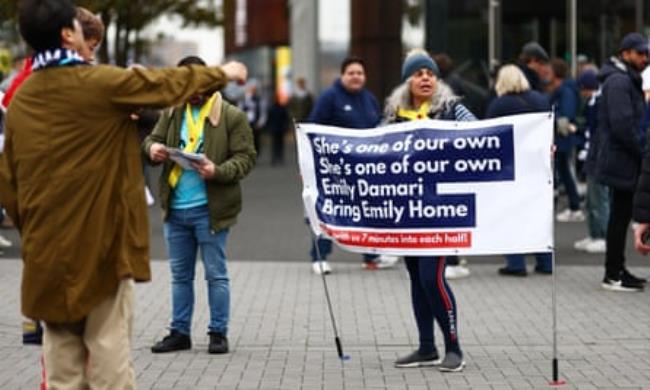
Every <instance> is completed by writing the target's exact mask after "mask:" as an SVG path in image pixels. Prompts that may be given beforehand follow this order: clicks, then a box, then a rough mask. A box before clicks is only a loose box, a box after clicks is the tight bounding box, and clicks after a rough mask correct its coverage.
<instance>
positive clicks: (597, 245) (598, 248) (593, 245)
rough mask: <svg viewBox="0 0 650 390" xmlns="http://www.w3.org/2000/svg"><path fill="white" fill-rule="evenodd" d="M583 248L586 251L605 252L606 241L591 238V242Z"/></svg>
mask: <svg viewBox="0 0 650 390" xmlns="http://www.w3.org/2000/svg"><path fill="white" fill-rule="evenodd" d="M584 250H585V251H587V253H605V252H606V251H607V243H606V242H605V240H604V239H603V238H599V239H596V240H591V242H590V243H588V244H587V246H585V249H584Z"/></svg>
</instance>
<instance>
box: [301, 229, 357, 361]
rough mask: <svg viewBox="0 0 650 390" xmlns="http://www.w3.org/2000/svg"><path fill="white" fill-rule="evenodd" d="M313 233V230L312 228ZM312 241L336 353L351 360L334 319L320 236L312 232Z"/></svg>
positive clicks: (343, 358) (344, 359) (341, 357)
mask: <svg viewBox="0 0 650 390" xmlns="http://www.w3.org/2000/svg"><path fill="white" fill-rule="evenodd" d="M310 231H311V228H310ZM311 236H312V239H313V240H314V248H315V249H316V256H317V258H318V264H319V266H320V276H321V279H322V280H323V288H324V289H325V299H326V300H327V308H328V309H329V313H330V319H331V321H332V329H334V343H336V351H337V352H338V354H339V359H341V360H342V361H346V360H350V356H348V355H344V354H343V345H342V344H341V339H340V338H339V332H338V330H337V328H336V319H335V318H334V310H332V300H331V299H330V293H329V289H328V288H327V279H326V278H325V269H324V268H323V261H322V260H323V258H322V257H321V253H320V248H319V246H318V240H319V239H320V237H319V236H316V235H315V234H313V232H312V235H311Z"/></svg>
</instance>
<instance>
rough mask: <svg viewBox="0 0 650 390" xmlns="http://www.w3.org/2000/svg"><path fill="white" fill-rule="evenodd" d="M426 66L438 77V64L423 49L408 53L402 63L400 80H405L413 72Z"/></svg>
mask: <svg viewBox="0 0 650 390" xmlns="http://www.w3.org/2000/svg"><path fill="white" fill-rule="evenodd" d="M422 68H426V69H429V70H430V71H432V72H433V73H435V75H436V76H438V77H440V70H439V69H438V64H436V62H435V61H434V60H433V58H431V57H430V56H429V54H427V53H426V52H425V51H417V52H414V53H411V54H408V55H407V56H406V58H405V59H404V63H403V64H402V82H404V81H406V79H408V78H409V77H411V75H413V73H415V72H416V71H418V70H419V69H422Z"/></svg>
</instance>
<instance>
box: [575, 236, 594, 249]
mask: <svg viewBox="0 0 650 390" xmlns="http://www.w3.org/2000/svg"><path fill="white" fill-rule="evenodd" d="M592 240H593V239H592V238H591V237H585V238H583V239H582V240H578V241H576V242H574V243H573V249H575V250H577V251H586V250H587V246H588V245H589V244H590V243H591V241H592Z"/></svg>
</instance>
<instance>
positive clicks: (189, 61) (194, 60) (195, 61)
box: [178, 56, 206, 66]
mask: <svg viewBox="0 0 650 390" xmlns="http://www.w3.org/2000/svg"><path fill="white" fill-rule="evenodd" d="M187 65H203V66H205V65H206V63H205V61H203V60H202V59H201V57H198V56H187V57H185V58H183V59H182V60H180V61H178V66H187Z"/></svg>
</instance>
